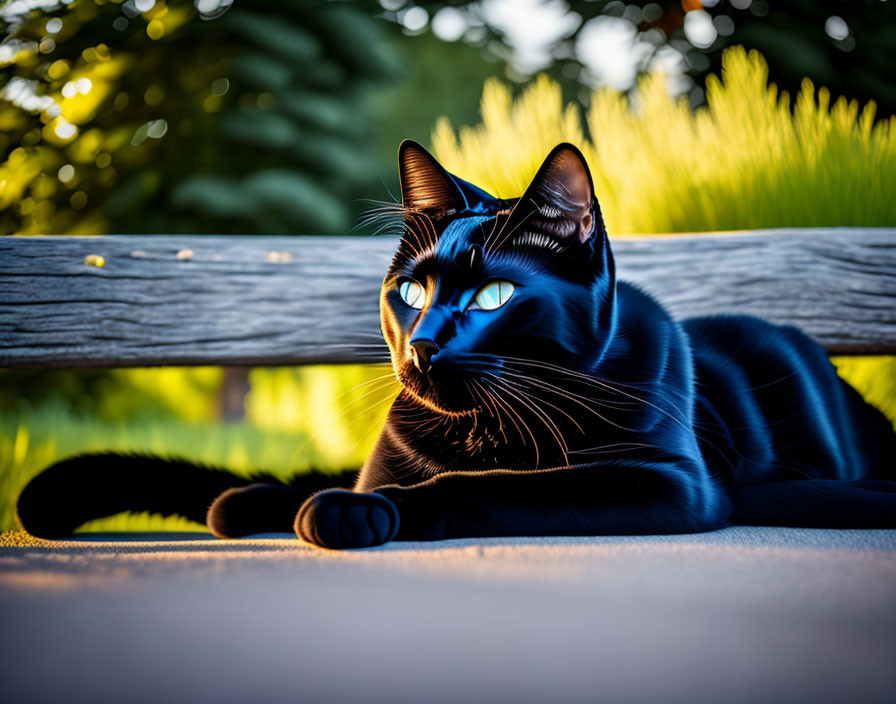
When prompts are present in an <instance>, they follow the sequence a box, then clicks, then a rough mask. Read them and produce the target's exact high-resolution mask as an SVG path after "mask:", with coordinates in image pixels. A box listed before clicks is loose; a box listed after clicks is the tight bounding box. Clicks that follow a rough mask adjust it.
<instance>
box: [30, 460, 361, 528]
mask: <svg viewBox="0 0 896 704" xmlns="http://www.w3.org/2000/svg"><path fill="white" fill-rule="evenodd" d="M356 474H357V473H356V472H343V473H341V474H324V473H320V472H308V473H303V474H299V475H296V477H295V478H294V479H293V480H291V481H290V486H292V487H294V489H295V490H297V491H299V492H301V493H302V494H304V495H306V496H310V495H311V494H313V493H315V492H317V491H320V490H321V489H327V488H333V487H351V486H352V484H353V483H354V480H355V476H356ZM258 482H264V483H266V484H276V485H280V486H283V482H281V481H280V480H278V479H276V478H274V477H273V476H271V475H266V474H255V475H253V476H252V477H251V478H247V477H243V476H239V475H237V474H234V473H232V472H229V471H227V470H224V469H216V468H212V467H204V466H201V465H196V464H192V463H190V462H186V461H184V460H179V459H166V458H161V457H149V456H145V455H121V454H112V453H109V454H96V455H79V456H76V457H71V458H69V459H65V460H62V461H61V462H57V463H56V464H53V465H51V466H50V467H48V468H47V469H45V470H44V471H43V472H41V473H40V474H38V475H37V476H36V477H34V478H33V479H32V480H31V481H30V482H28V484H27V485H26V486H25V488H24V489H23V490H22V493H21V494H20V495H19V500H18V503H17V506H16V513H17V514H18V518H19V523H21V525H22V527H23V528H24V529H25V530H26V531H28V532H29V533H30V534H31V535H34V536H37V537H39V538H63V537H66V536H68V535H70V534H71V533H72V532H74V530H75V529H76V528H78V527H79V526H80V525H82V524H83V523H86V522H87V521H90V520H93V519H95V518H103V517H105V516H112V515H114V514H116V513H120V512H122V511H149V512H151V513H158V514H162V515H165V516H173V515H177V516H182V517H184V518H187V519H189V520H192V521H196V522H197V523H205V522H206V514H207V512H208V509H209V507H210V506H211V505H212V503H213V502H214V501H215V499H216V498H217V497H218V496H219V495H221V494H222V493H223V492H225V491H227V490H228V489H237V488H240V487H245V486H248V485H250V484H255V483H258Z"/></svg>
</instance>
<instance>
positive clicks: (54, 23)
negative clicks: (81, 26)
mask: <svg viewBox="0 0 896 704" xmlns="http://www.w3.org/2000/svg"><path fill="white" fill-rule="evenodd" d="M60 29H62V20H61V19H59V18H58V17H54V18H53V19H51V20H47V34H56V33H57V32H59V30H60Z"/></svg>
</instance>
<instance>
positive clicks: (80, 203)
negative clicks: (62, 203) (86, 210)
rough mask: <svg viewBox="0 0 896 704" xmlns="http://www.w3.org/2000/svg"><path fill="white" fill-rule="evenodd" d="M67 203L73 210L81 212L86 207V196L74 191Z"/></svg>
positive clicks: (82, 192) (83, 193)
mask: <svg viewBox="0 0 896 704" xmlns="http://www.w3.org/2000/svg"><path fill="white" fill-rule="evenodd" d="M68 202H69V203H70V204H71V206H72V208H74V209H75V210H81V209H82V208H83V207H84V206H86V205H87V194H86V193H85V192H84V191H75V192H74V193H72V197H71V198H69V200H68Z"/></svg>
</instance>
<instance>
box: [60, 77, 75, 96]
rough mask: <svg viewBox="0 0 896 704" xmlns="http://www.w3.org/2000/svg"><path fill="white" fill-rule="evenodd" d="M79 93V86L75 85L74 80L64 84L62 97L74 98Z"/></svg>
mask: <svg viewBox="0 0 896 704" xmlns="http://www.w3.org/2000/svg"><path fill="white" fill-rule="evenodd" d="M77 94H78V86H76V85H75V82H74V81H69V82H68V83H66V84H65V85H64V86H62V97H63V98H74V97H75V96H76V95H77Z"/></svg>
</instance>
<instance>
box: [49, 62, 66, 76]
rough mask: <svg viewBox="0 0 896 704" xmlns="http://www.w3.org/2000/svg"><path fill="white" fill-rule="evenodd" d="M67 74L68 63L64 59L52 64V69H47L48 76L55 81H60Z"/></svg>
mask: <svg viewBox="0 0 896 704" xmlns="http://www.w3.org/2000/svg"><path fill="white" fill-rule="evenodd" d="M66 73H68V61H64V60H62V59H59V60H58V61H54V62H53V63H52V64H50V68H48V69H47V75H48V76H49V77H50V78H51V79H53V80H54V81H56V80H59V79H60V78H62V77H63V76H64V75H65V74H66Z"/></svg>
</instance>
